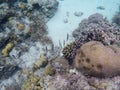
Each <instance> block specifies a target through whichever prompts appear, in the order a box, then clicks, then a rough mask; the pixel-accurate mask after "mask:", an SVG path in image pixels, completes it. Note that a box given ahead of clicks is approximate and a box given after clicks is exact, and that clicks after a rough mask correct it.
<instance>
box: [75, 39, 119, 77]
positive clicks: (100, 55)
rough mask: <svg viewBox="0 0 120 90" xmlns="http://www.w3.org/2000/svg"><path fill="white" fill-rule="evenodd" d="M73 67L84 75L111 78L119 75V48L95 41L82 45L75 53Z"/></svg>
mask: <svg viewBox="0 0 120 90" xmlns="http://www.w3.org/2000/svg"><path fill="white" fill-rule="evenodd" d="M74 65H75V67H76V68H77V69H78V70H80V71H81V72H83V73H85V74H89V75H91V76H96V77H111V76H114V75H119V74H120V48H118V47H115V46H104V45H103V44H102V43H100V42H97V41H91V42H88V43H86V44H84V45H83V46H82V47H81V48H80V49H79V51H78V52H77V55H76V58H75V60H74Z"/></svg>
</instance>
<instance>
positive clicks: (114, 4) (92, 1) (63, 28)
mask: <svg viewBox="0 0 120 90" xmlns="http://www.w3.org/2000/svg"><path fill="white" fill-rule="evenodd" d="M119 4H120V2H119V0H59V6H58V11H57V13H56V14H55V16H54V17H53V18H52V19H51V20H50V21H49V22H48V23H47V25H48V31H49V36H51V37H52V39H53V42H54V44H55V45H59V41H60V42H61V43H62V44H63V42H64V40H66V37H67V33H68V34H71V33H72V31H73V30H75V29H76V28H77V27H78V24H79V23H80V21H81V20H82V19H84V18H87V17H88V16H89V15H91V14H94V13H101V14H103V15H104V16H105V17H107V18H108V19H109V20H110V19H111V18H112V17H113V15H114V14H115V13H116V12H117V11H118V5H119ZM98 6H103V7H104V8H105V10H99V9H97V8H96V7H98ZM75 12H83V16H81V17H76V16H75V15H74V13H75ZM68 13H69V16H67V14H68ZM64 20H67V21H68V22H67V23H64Z"/></svg>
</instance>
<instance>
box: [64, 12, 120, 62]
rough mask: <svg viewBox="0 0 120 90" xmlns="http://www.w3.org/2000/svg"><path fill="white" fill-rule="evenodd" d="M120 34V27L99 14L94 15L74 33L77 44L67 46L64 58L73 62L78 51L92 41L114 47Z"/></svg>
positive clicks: (82, 22)
mask: <svg viewBox="0 0 120 90" xmlns="http://www.w3.org/2000/svg"><path fill="white" fill-rule="evenodd" d="M119 32H120V27H119V26H117V25H115V24H112V23H110V22H109V21H108V20H107V19H105V18H103V16H102V15H101V14H99V13H96V14H93V15H91V16H89V17H88V19H84V20H82V21H81V23H80V24H79V27H78V28H77V29H76V30H74V31H73V33H72V34H73V37H74V38H75V43H76V44H72V45H67V46H66V47H65V48H64V49H63V56H64V57H65V58H66V59H68V60H69V59H72V60H73V59H74V57H75V55H76V51H77V49H79V48H80V47H81V45H83V44H84V43H86V42H88V41H91V40H95V41H100V42H102V43H103V44H105V45H112V44H114V43H116V42H119V39H120V35H119ZM71 47H72V48H71Z"/></svg>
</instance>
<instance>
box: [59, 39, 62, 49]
mask: <svg viewBox="0 0 120 90" xmlns="http://www.w3.org/2000/svg"><path fill="white" fill-rule="evenodd" d="M59 46H60V48H62V44H61V42H60V40H59Z"/></svg>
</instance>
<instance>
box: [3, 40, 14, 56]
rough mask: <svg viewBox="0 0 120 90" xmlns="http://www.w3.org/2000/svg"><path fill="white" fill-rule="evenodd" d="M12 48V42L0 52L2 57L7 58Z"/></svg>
mask: <svg viewBox="0 0 120 90" xmlns="http://www.w3.org/2000/svg"><path fill="white" fill-rule="evenodd" d="M13 47H14V44H13V43H12V42H10V43H8V44H7V46H6V47H5V48H4V49H3V50H2V54H3V55H4V56H8V55H9V52H10V51H11V50H12V48H13Z"/></svg>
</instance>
